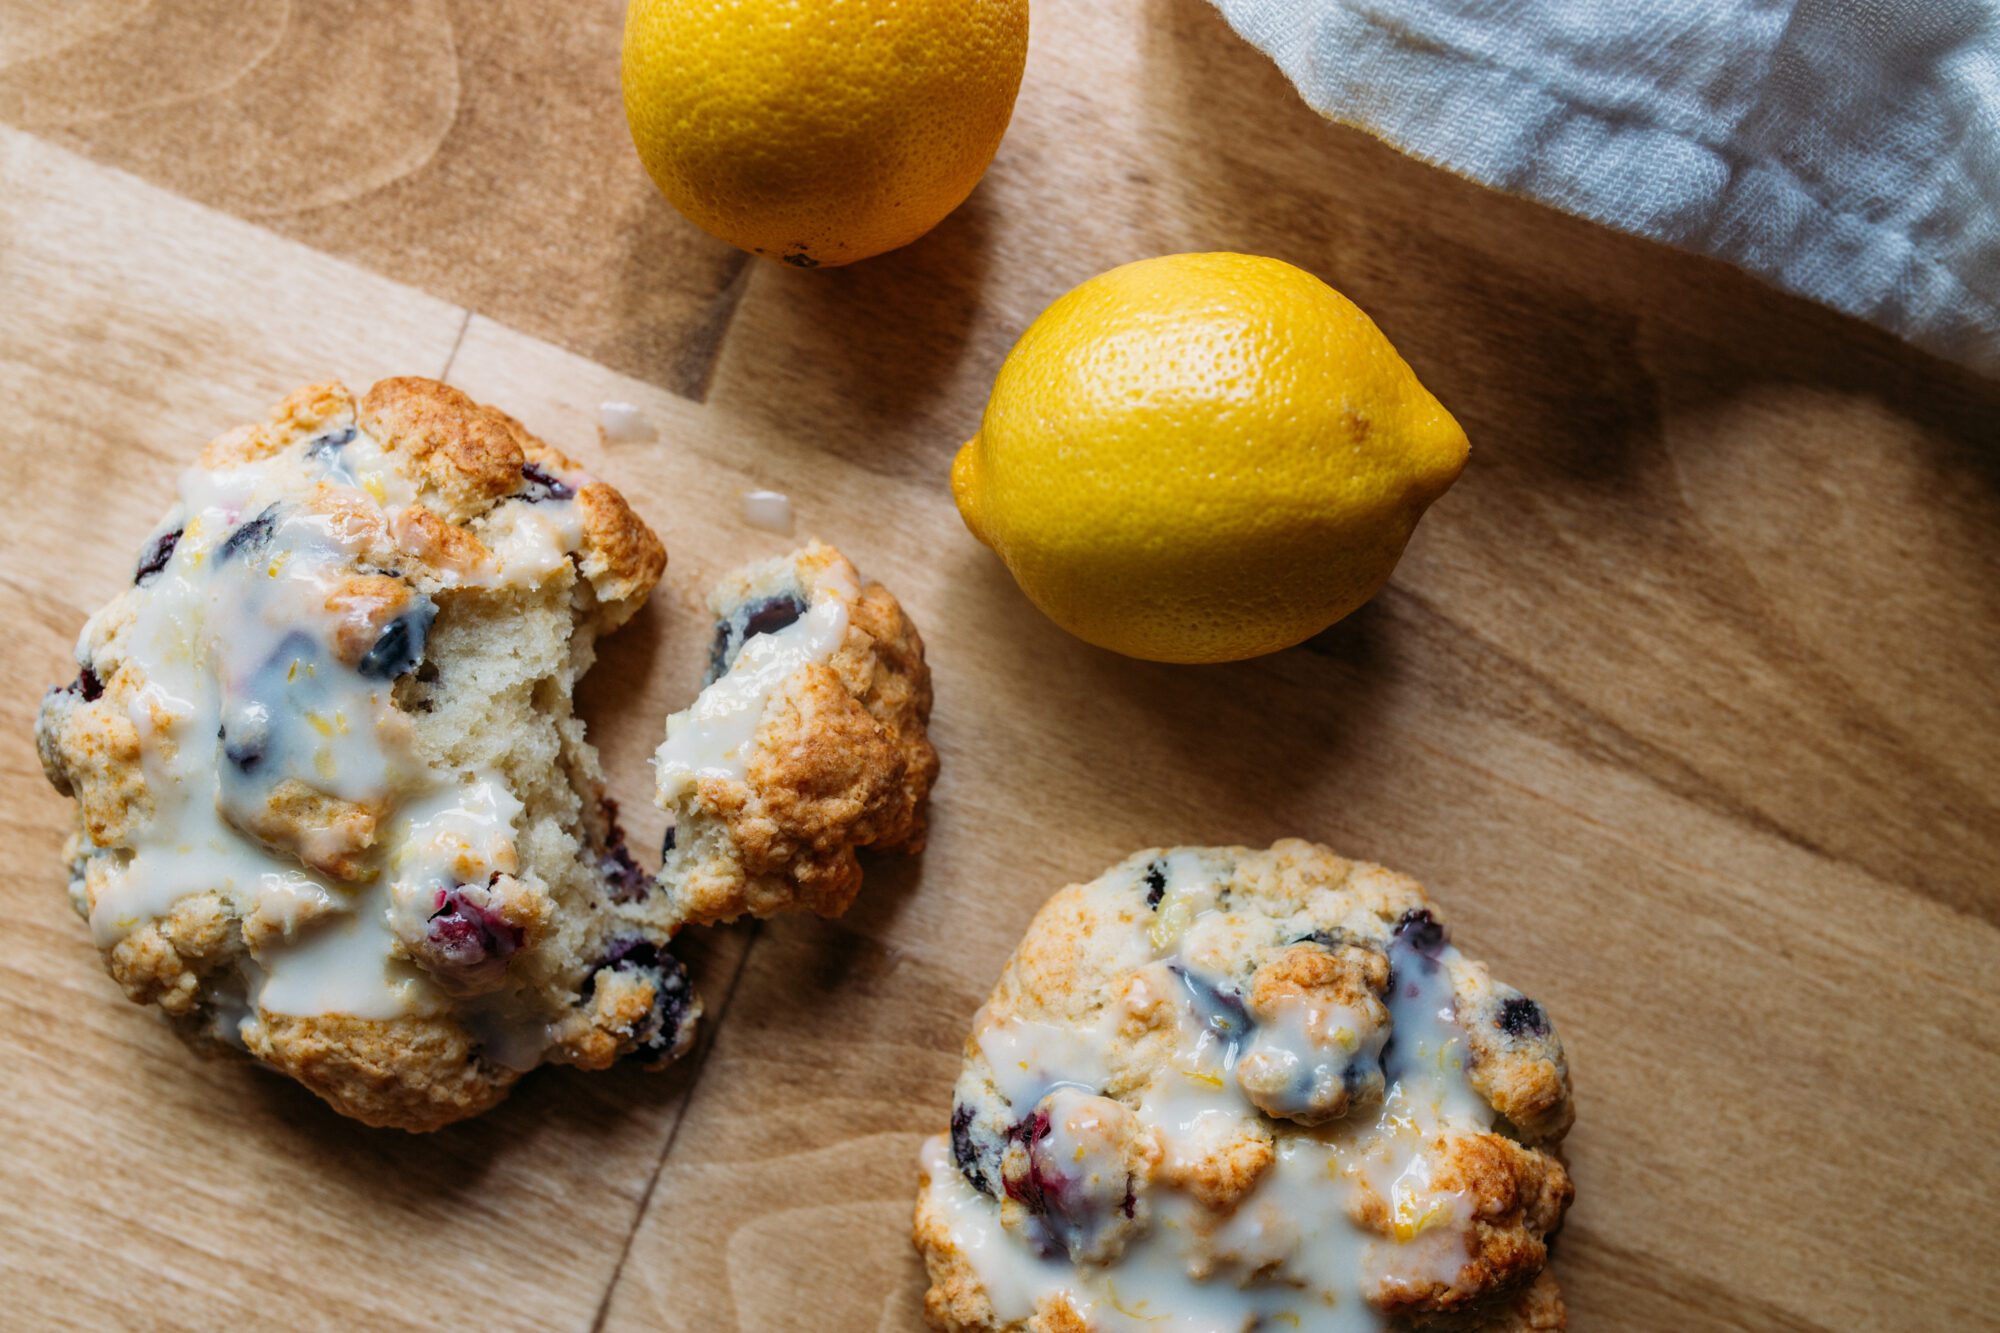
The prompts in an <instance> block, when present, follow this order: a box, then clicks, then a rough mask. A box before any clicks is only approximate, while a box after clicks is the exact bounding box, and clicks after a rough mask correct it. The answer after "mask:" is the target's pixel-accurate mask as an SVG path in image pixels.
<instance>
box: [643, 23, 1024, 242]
mask: <svg viewBox="0 0 2000 1333" xmlns="http://www.w3.org/2000/svg"><path fill="white" fill-rule="evenodd" d="M1027 55H1028V2H1027V0H632V4H631V5H630V7H629V8H628V9H627V10H626V11H625V56H624V83H625V116H626V119H627V120H628V121H629V122H630V123H631V126H632V141H633V142H634V143H635V144H637V145H638V148H639V156H640V158H641V159H643V160H644V162H645V164H646V170H647V171H649V172H651V173H652V177H653V181H654V183H655V184H657V185H658V186H659V187H660V191H661V193H663V194H665V195H666V196H667V198H668V200H669V201H671V202H672V204H673V205H674V207H676V208H678V209H679V210H680V211H681V212H682V213H684V214H686V215H687V217H688V218H689V220H691V221H692V222H694V223H695V225H697V226H699V227H701V228H702V229H703V230H705V231H708V232H711V233H713V234H714V235H716V236H719V237H721V238H722V239H723V240H725V241H728V242H729V243H730V244H732V245H736V246H739V247H741V248H742V249H745V250H748V251H750V252H752V253H753V254H760V255H765V256H768V257H770V258H772V259H782V260H783V261H785V262H786V263H788V264H796V265H798V266H800V267H802V268H815V267H817V266H819V265H821V264H846V263H851V262H852V261H854V260H856V259H866V258H867V257H868V256H869V255H877V254H881V253H882V252H883V251H884V250H893V249H895V248H896V247H897V246H899V245H908V244H909V243H910V242H911V241H914V240H916V239H917V237H919V236H921V235H923V234H924V233H925V232H927V231H929V230H930V229H931V228H932V227H934V226H936V225H937V224H938V222H939V221H940V220H942V219H943V218H944V216H945V214H947V213H949V212H951V210H952V209H954V208H957V207H958V206H959V204H960V203H962V202H964V200H965V196H967V195H968V194H971V193H972V187H973V186H975V185H977V184H978V183H979V178H980V177H981V176H982V175H984V174H985V172H986V165H987V163H989V162H991V161H992V160H993V153H994V150H995V149H997V148H999V146H1000V136H1001V135H1003V134H1004V133H1006V130H1007V119H1008V117H1009V116H1010V115H1012V114H1013V110H1014V94H1015V92H1016V91H1018V90H1019V88H1020V86H1021V69H1022V66H1023V65H1024V64H1025V62H1026V60H1027Z"/></svg>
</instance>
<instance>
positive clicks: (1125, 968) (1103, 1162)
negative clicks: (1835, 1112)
mask: <svg viewBox="0 0 2000 1333" xmlns="http://www.w3.org/2000/svg"><path fill="white" fill-rule="evenodd" d="M1569 1123H1570V1094H1569V1075H1568V1071H1567V1069H1566V1067H1565V1065H1564V1062H1563V1053H1562V1046H1561V1044H1560V1043H1559V1042H1558V1041H1557V1039H1556V1036H1555V1033H1554V1031H1553V1030H1552V1029H1551V1028H1550V1026H1549V1021H1548V1017H1547V1015H1546V1014H1545V1013H1544V1012H1543V1011H1542V1009H1541V1007H1540V1006H1539V1005H1537V1004H1536V1003H1535V1002H1534V1001H1533V1000H1530V999H1528V998H1526V997H1525V996H1523V995H1522V994H1520V992H1518V991H1515V990H1513V989H1511V988H1509V987H1507V986H1504V985H1502V984H1500V983H1499V982H1496V981H1494V980H1493V979H1492V978H1491V977H1490V976H1489V975H1488V974H1487V970H1486V967H1485V966H1484V965H1483V964H1481V963H1478V962H1474V961H1473V960H1471V959H1469V958H1466V957H1465V956H1464V955H1463V954H1461V953H1459V951H1458V950H1457V949H1456V948H1454V947H1453V946H1452V945H1451V944H1450V943H1449V941H1448V939H1447V936H1446V932H1445V928H1444V926H1443V924H1442V923H1441V922H1440V921H1439V920H1438V918H1437V916H1436V914H1435V913H1434V911H1433V910H1432V908H1431V907H1430V905H1429V904H1428V903H1427V902H1426V901H1425V898H1424V894H1423V890H1422V889H1421V888H1419V887H1418V886H1417V884H1415V883H1414V882H1413V881H1411V880H1409V879H1406V878H1404V877H1403V876H1401V875H1397V874H1394V873H1392V872H1390V871H1387V870H1384V869H1382V868H1381V867H1379V866H1373V865H1366V864H1363V863H1360V862H1354V861H1346V860H1343V859H1341V858H1340V857H1338V856H1335V855H1334V854H1333V853H1332V852H1330V851H1328V850H1326V849H1325V848H1323V847H1319V846H1316V845H1314V844H1311V843H1306V842H1299V841H1285V842H1280V843H1278V844H1277V845H1276V846H1274V847H1272V848H1270V849H1269V850H1268V851H1251V850H1249V849H1247V848H1241V847H1222V848H1178V849H1174V850H1171V851H1167V850H1155V851H1149V852H1141V853H1139V854H1137V855H1136V856H1133V857H1131V858H1130V859H1128V860H1126V861H1125V862H1123V863H1122V864H1120V865H1118V866H1116V867H1114V868H1113V869H1112V870H1110V871H1109V872H1108V873H1106V874H1105V875H1103V876H1102V877H1101V878H1099V879H1097V880H1094V881H1092V882H1091V883H1089V884H1083V885H1076V886H1072V887H1070V888H1068V889H1065V890H1063V891H1062V892H1061V893H1058V894H1057V895H1056V896H1055V897H1054V898H1053V899H1051V900H1050V901H1049V902H1048V904H1047V905H1046V906H1044V907H1043V908H1042V910H1041V912H1040V914H1039V915H1038V916H1037V917H1036V918H1035V921H1034V923H1033V924H1032V925H1031V926H1030V927H1029V928H1028V933H1027V936H1026V937H1025V938H1024V939H1023V940H1022V942H1021V945H1020V947H1019V948H1018V949H1017V950H1016V951H1015V954H1014V956H1013V958H1012V959H1011V960H1010V961H1009V962H1008V964H1007V967H1006V970H1005V971H1004V973H1003V974H1002V975H1001V978H1000V981H999V984H998V985H997V986H996V987H995V989H994V991H993V995H992V997H991V998H990V999H988V1001H987V1002H986V1004H985V1006H984V1007H983V1008H982V1009H981V1010H980V1011H979V1014H978V1016H977V1018H976V1019H975V1020H974V1024H973V1031H972V1036H971V1037H970V1039H969V1040H968V1041H967V1043H966V1048H965V1067H964V1070H963V1072H962V1073H961V1075H960V1077H959V1080H958V1086H957V1089H956V1092H955V1103H954V1105H953V1108H952V1115H951V1128H950V1132H949V1133H948V1134H940V1135H938V1136H937V1137H936V1138H934V1139H932V1140H931V1141H930V1142H929V1143H928V1144H926V1145H925V1148H924V1151H923V1162H922V1165H923V1175H924V1179H923V1185H922V1191H921V1194H920V1196H919V1198H918V1202H917V1212H916V1228H915V1239H916V1244H917V1247H918V1249H919V1250H920V1251H921V1252H922V1253H923V1256H924V1261H925V1264H926V1266H927V1267H928V1269H929V1272H930V1281H931V1286H930V1291H929V1294H928V1296H927V1298H926V1302H925V1306H926V1311H927V1313H928V1314H929V1316H930V1319H931V1321H932V1323H933V1324H934V1325H936V1326H937V1327H939V1328H943V1329H948V1330H972V1329H977V1330H992V1329H1008V1330H1021V1329H1026V1330H1034V1333H1080V1331H1082V1330H1126V1329H1147V1330H1161V1329H1173V1330H1186V1331H1187V1333H1194V1331H1195V1330H1202V1331H1203V1333H1249V1330H1271V1329H1279V1328H1284V1329H1304V1330H1324V1331H1326V1333H1349V1331H1350V1330H1372V1329H1404V1328H1407V1329H1418V1328H1422V1329H1446V1328H1449V1329H1491V1330H1519V1329H1560V1328H1563V1327H1564V1326H1565V1318H1564V1313H1563V1305H1562V1299H1561V1297H1560V1295H1559V1294H1558V1292H1557V1289H1556V1284H1555V1279H1554V1278H1553V1276H1552V1275H1551V1274H1550V1273H1549V1272H1548V1271H1547V1259H1548V1236H1549V1233H1550V1232H1551V1231H1553V1230H1554V1229H1555V1228H1556V1227H1557V1225H1558V1224H1559V1223H1560V1221H1561V1219H1562V1215H1563V1211H1564V1209H1565V1208H1566V1207H1567V1206H1568V1204H1569V1201H1570V1197H1571V1188H1570V1182H1569V1176H1568V1174H1567V1172H1566V1171H1565V1170H1564V1168H1563V1165H1562V1163H1561V1162H1560V1161H1559V1160H1558V1159H1557V1158H1556V1156H1555V1155H1554V1150H1555V1147H1556V1144H1557V1143H1558V1142H1559V1141H1560V1140H1561V1138H1562V1136H1563V1134H1564V1133H1565V1131H1566V1130H1567V1129H1568V1128H1569Z"/></svg>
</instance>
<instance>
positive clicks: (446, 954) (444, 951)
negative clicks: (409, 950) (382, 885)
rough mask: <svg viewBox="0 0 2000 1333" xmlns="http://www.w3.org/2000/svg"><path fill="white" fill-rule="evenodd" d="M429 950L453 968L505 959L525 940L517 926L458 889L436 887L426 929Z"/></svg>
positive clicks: (468, 966) (522, 932)
mask: <svg viewBox="0 0 2000 1333" xmlns="http://www.w3.org/2000/svg"><path fill="white" fill-rule="evenodd" d="M427 933H428V935H429V938H430V944H431V948H432V951H433V952H434V953H435V954H436V955H437V956H438V957H440V958H442V959H443V960H444V961H445V962H447V963H450V964H452V965H453V966H456V967H465V968H471V967H477V966H479V965H480V964H482V963H485V962H487V961H488V960H494V961H504V960H505V959H506V958H507V957H508V956H509V955H511V954H512V953H513V952H514V951H515V950H516V949H518V948H520V947H521V944H522V942H523V941H525V940H526V939H527V934H526V933H525V932H524V931H523V930H522V929H521V928H520V927H519V926H514V925H509V924H508V923H507V922H506V921H505V920H503V919H502V918H501V917H500V916H499V915H498V914H497V913H494V912H489V911H487V910H486V909H485V908H483V907H481V906H479V905H478V904H476V903H473V902H471V901H469V900H468V899H467V898H466V897H465V895H464V894H463V893H461V892H460V891H459V890H457V889H439V890H438V893H437V910H436V911H434V912H432V913H431V915H430V924H429V929H428V932H427Z"/></svg>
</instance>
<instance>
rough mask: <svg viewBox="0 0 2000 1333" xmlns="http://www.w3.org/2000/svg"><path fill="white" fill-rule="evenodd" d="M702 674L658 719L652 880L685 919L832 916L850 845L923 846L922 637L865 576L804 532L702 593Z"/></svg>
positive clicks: (931, 770)
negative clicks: (706, 614)
mask: <svg viewBox="0 0 2000 1333" xmlns="http://www.w3.org/2000/svg"><path fill="white" fill-rule="evenodd" d="M709 609H710V611H711V613H712V614H713V615H714V617H715V624H716V631H715V643H714V646H713V649H712V651H711V654H710V660H709V669H708V678H707V681H706V683H705V684H704V687H703V689H702V691H701V693H700V694H699V695H698V696H697V697H696V699H695V701H694V702H693V703H692V704H691V705H689V707H687V708H686V709H684V710H682V711H681V712H679V713H676V714H674V715H673V716H672V717H670V718H669V719H668V720H667V727H666V739H665V741H664V742H663V743H662V744H661V746H660V749H659V752H658V754H657V755H656V757H655V772H656V775H657V781H658V792H657V800H658V803H659V804H660V806H661V807H662V808H664V809H666V810H667V811H668V812H669V813H670V814H671V815H672V817H673V821H674V822H673V828H672V831H671V832H670V833H669V835H668V840H667V845H666V847H665V848H664V849H663V851H662V865H661V871H660V884H661V887H662V889H663V891H664V892H665V893H666V894H667V895H668V896H669V897H670V898H671V900H672V901H673V903H674V907H675V911H676V912H677V913H678V914H679V915H680V916H681V917H682V918H683V919H685V920H688V921H691V922H698V923H711V922H717V921H726V920H729V919H731V918H733V917H737V916H741V915H745V914H750V915H755V916H760V917H762V916H770V915H773V914H775V913H777V912H782V911H794V910H805V911H812V912H816V913H818V914H819V915H822V916H836V915H839V914H840V913H841V912H843V911H845V910H846V908H847V906H848V904H849V903H850V902H852V901H853V898H854V895H855V893H856V891H857V890H858V888H859V886H860V883H861V867H860V863H859V861H858V860H857V858H856V856H855V852H856V850H857V849H858V848H862V847H871V848H874V849H877V850H883V851H889V850H901V851H909V852H914V851H917V850H920V849H921V846H922V842H923V835H924V822H923V808H924V800H925V797H926V796H927V794H928V792H929V790H930V785H931V782H932V781H933V779H934V778H935V777H936V774H937V766H938V764H937V752H936V750H935V749H934V748H933V747H932V746H931V743H930V740H929V738H928V735H927V734H926V721H927V719H928V716H929V713H930V703H931V694H930V672H929V669H928V667H927V666H926V665H925V663H924V653H923V641H922V639H921V638H920V637H919V636H918V634H917V631H916V627H915V626H914V625H912V624H911V623H910V620H909V618H908V617H907V616H906V615H904V613H903V610H902V607H901V606H900V605H899V604H898V603H897V601H896V599H895V598H894V597H893V596H891V595H890V593H889V592H888V590H887V589H886V588H884V587H883V586H882V585H881V584H879V583H874V582H869V581H864V580H863V579H862V578H861V576H860V575H859V574H858V573H857V572H856V571H855V568H854V566H853V565H852V564H851V563H849V561H848V560H847V558H846V557H845V556H843V555H841V554H840V552H838V551H836V550H834V549H833V548H832V547H830V546H825V545H822V544H820V543H817V542H814V543H811V544H809V545H807V546H805V547H803V548H801V549H800V550H798V551H795V552H793V553H792V554H790V555H788V556H782V557H779V558H777V559H773V560H766V561H762V562H759V563H757V564H754V565H750V566H747V567H746V568H744V569H741V570H738V571H736V572H735V573H733V574H731V575H730V576H728V577H727V578H725V579H724V580H723V581H722V582H721V584H720V585H719V586H718V587H717V588H716V589H715V590H714V591H713V593H712V594H711V595H710V598H709Z"/></svg>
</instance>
